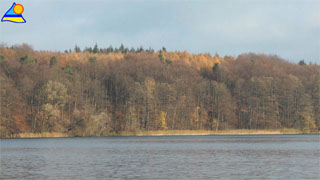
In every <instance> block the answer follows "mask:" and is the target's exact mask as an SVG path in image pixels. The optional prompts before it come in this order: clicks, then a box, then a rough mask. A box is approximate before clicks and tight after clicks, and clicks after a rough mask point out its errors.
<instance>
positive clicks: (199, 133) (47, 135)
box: [1, 129, 320, 139]
mask: <svg viewBox="0 0 320 180" xmlns="http://www.w3.org/2000/svg"><path fill="white" fill-rule="evenodd" d="M304 134H308V135H312V134H314V135H318V134H320V133H319V132H303V131H301V130H298V129H278V130H249V129H237V130H218V131H213V130H157V131H136V132H129V131H120V132H118V133H110V134H106V135H102V136H94V135H92V136H90V135H83V136H73V135H69V134H67V133H59V132H43V133H19V134H13V135H12V136H8V137H1V139H24V138H70V137H126V136H132V137H135V136H136V137H142V136H210V135H240V136H241V135H304Z"/></svg>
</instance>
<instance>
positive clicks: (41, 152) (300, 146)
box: [0, 135, 320, 179]
mask: <svg viewBox="0 0 320 180" xmlns="http://www.w3.org/2000/svg"><path fill="white" fill-rule="evenodd" d="M0 145H1V148H0V150H1V151H0V161H1V162H0V163H1V164H0V165H1V166H0V179H320V136H319V135H269V136H268V135H265V136H175V137H173V136H168V137H95V138H61V139H55V138H53V139H2V140H1V141H0Z"/></svg>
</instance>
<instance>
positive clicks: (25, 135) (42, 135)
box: [8, 132, 70, 138]
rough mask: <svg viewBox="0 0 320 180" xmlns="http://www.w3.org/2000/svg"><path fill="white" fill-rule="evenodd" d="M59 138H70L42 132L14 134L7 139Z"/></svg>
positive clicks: (63, 134)
mask: <svg viewBox="0 0 320 180" xmlns="http://www.w3.org/2000/svg"><path fill="white" fill-rule="evenodd" d="M60 137H70V136H69V135H68V134H66V133H59V132H43V133H19V134H14V135H12V136H11V137H8V138H60Z"/></svg>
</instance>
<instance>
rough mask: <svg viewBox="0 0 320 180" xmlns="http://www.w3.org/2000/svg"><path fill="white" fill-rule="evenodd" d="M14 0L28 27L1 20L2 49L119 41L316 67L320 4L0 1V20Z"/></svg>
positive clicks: (292, 0) (285, 0)
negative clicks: (260, 56) (278, 59)
mask: <svg viewBox="0 0 320 180" xmlns="http://www.w3.org/2000/svg"><path fill="white" fill-rule="evenodd" d="M13 2H16V3H20V4H22V5H23V6H24V9H25V11H24V13H23V16H24V18H25V19H26V21H27V23H26V24H15V23H10V22H1V23H0V42H1V43H5V44H7V45H13V44H17V43H19V44H20V43H23V42H25V43H28V44H30V45H32V46H33V48H34V49H37V50H59V51H64V50H65V49H69V48H72V49H73V47H74V46H75V44H77V45H79V46H80V47H81V48H84V47H86V46H93V45H94V44H95V43H97V44H98V46H99V47H107V46H109V45H110V44H111V45H113V46H119V45H120V44H121V43H123V44H124V45H125V46H128V47H138V46H140V45H142V46H143V47H145V48H148V47H152V48H154V49H155V50H158V49H160V48H161V47H162V46H165V47H166V48H167V50H170V51H175V50H179V51H183V50H187V51H189V52H192V53H205V52H209V53H211V54H215V53H218V54H219V55H221V56H224V55H232V56H237V55H238V54H241V53H247V52H255V53H265V54H277V55H279V56H280V57H282V58H284V59H287V60H290V61H292V62H297V61H299V60H301V59H305V60H306V61H307V62H310V61H311V62H317V63H318V64H319V63H320V1H319V0H207V1H205V0H203V1H201V0H200V1H195V0H194V1H178V0H167V1H156V0H131V1H129V0H127V1H124V0H113V1H102V0H94V1H92V0H69V1H67V0H55V1H54V0H20V1H18V0H17V1H9V0H1V3H0V15H1V17H2V16H3V15H4V13H5V12H6V11H7V10H8V9H9V8H10V7H11V5H12V3H13Z"/></svg>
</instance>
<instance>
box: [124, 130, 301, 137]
mask: <svg viewBox="0 0 320 180" xmlns="http://www.w3.org/2000/svg"><path fill="white" fill-rule="evenodd" d="M259 134H261V135H263V134H265V135H267V134H270V135H271V134H303V132H302V131H300V130H297V129H279V130H249V129H235V130H220V131H208V130H167V131H137V132H127V131H122V132H120V133H119V134H118V135H119V136H196V135H259Z"/></svg>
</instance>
